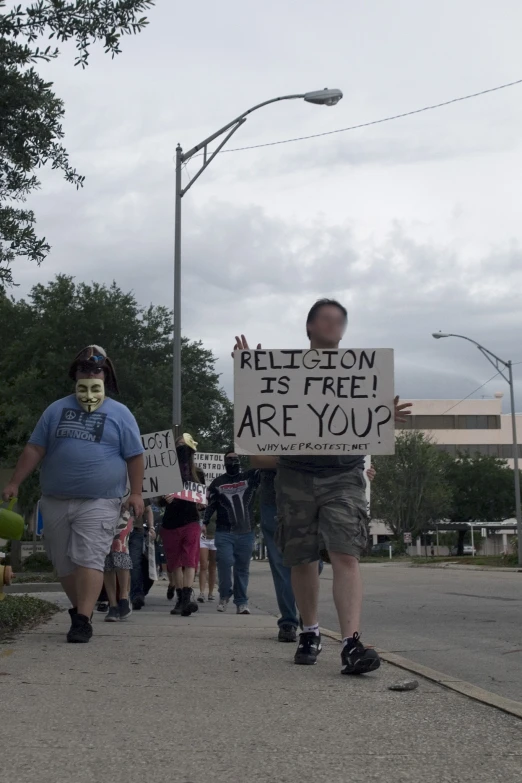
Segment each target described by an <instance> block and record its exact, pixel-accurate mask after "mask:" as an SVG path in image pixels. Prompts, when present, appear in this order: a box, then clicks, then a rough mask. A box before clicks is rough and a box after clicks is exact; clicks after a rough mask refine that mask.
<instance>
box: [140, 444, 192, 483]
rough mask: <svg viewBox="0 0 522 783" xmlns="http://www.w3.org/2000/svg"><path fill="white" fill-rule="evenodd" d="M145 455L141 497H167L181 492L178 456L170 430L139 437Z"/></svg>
mask: <svg viewBox="0 0 522 783" xmlns="http://www.w3.org/2000/svg"><path fill="white" fill-rule="evenodd" d="M141 442H142V444H143V448H144V449H145V453H144V455H143V457H144V459H145V476H144V479H143V497H144V498H152V497H155V496H156V495H168V494H169V493H170V492H181V491H182V490H183V481H182V479H181V474H180V472H179V464H178V456H177V454H176V446H175V444H174V435H173V433H172V430H162V431H161V432H149V433H148V435H142V436H141Z"/></svg>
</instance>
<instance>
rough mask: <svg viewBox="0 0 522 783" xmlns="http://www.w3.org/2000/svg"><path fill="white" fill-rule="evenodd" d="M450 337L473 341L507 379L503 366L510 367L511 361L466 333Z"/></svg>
mask: <svg viewBox="0 0 522 783" xmlns="http://www.w3.org/2000/svg"><path fill="white" fill-rule="evenodd" d="M448 337H458V338H459V339H461V340H467V341H468V343H473V345H476V346H477V348H478V349H479V351H480V352H481V353H482V354H483V355H484V356H485V357H486V359H487V360H488V362H489V363H490V364H492V365H493V367H494V368H495V370H497V372H499V373H500V375H502V377H503V378H504V379H505V380H507V378H506V376H505V375H504V372H503V369H502V368H508V367H509V365H510V364H511V362H509V361H505V360H504V359H501V358H500V356H497V355H496V354H495V353H493V351H490V350H488V349H487V348H485V347H484V346H483V345H481V344H480V343H478V342H477V341H476V340H472V339H471V337H466V336H465V335H464V334H448ZM500 365H502V367H500Z"/></svg>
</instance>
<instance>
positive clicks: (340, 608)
mask: <svg viewBox="0 0 522 783" xmlns="http://www.w3.org/2000/svg"><path fill="white" fill-rule="evenodd" d="M330 560H331V561H332V571H333V599H334V603H335V608H336V610H337V616H338V618H339V625H340V626H341V635H342V637H343V639H349V638H350V637H352V636H353V635H354V634H355V633H359V630H360V627H361V610H362V598H363V586H362V578H361V569H360V566H359V561H358V560H357V558H355V557H352V555H345V554H342V553H341V552H330Z"/></svg>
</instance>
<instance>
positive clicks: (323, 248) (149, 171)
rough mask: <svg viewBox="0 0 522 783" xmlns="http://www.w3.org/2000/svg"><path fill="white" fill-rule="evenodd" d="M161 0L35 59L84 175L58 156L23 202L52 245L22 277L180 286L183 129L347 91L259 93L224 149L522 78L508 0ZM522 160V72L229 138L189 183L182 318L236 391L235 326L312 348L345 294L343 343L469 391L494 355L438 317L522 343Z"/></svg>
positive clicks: (167, 300) (435, 392)
mask: <svg viewBox="0 0 522 783" xmlns="http://www.w3.org/2000/svg"><path fill="white" fill-rule="evenodd" d="M148 16H149V20H150V25H149V27H148V29H147V30H146V31H145V32H144V33H142V34H141V35H139V36H136V37H133V38H127V39H125V40H124V41H123V45H122V48H123V53H122V54H121V55H120V56H119V57H118V58H116V59H115V60H114V61H111V60H110V58H108V57H106V56H104V55H103V53H102V51H101V50H98V51H96V52H95V51H94V50H93V53H92V56H91V64H90V66H89V68H88V69H87V70H85V71H83V72H82V71H80V70H79V69H78V68H74V67H73V62H74V49H73V47H68V46H62V47H61V48H62V51H63V56H62V57H61V58H60V59H59V60H58V61H56V62H54V63H51V64H49V65H46V66H43V67H41V71H42V72H43V73H44V74H45V76H46V78H49V80H52V81H54V83H55V89H56V92H57V93H58V94H59V95H60V96H61V97H62V98H63V99H64V101H65V103H66V109H67V111H66V118H65V123H64V128H65V132H66V139H65V142H66V145H67V147H68V149H69V152H70V156H71V161H72V162H73V164H74V165H75V166H76V167H77V168H78V169H79V171H81V173H83V174H84V175H85V176H86V182H85V187H84V189H83V190H82V191H80V192H76V191H75V190H74V189H73V188H72V187H71V186H70V185H67V184H66V183H65V182H64V181H63V180H62V179H61V178H60V176H59V175H58V174H56V173H55V172H45V173H44V175H43V177H42V181H43V188H42V190H41V191H40V193H39V194H38V195H37V196H36V197H34V198H33V199H32V200H31V206H32V207H33V208H34V209H35V211H36V213H37V218H38V223H39V231H40V232H41V233H43V234H45V235H46V236H47V238H48V240H49V241H50V243H51V245H52V252H51V255H50V256H49V257H48V258H47V260H46V261H45V262H44V264H42V266H41V267H40V268H39V269H38V268H35V266H34V265H31V264H29V263H23V262H21V263H17V265H16V268H15V270H14V271H15V276H16V279H17V281H18V282H19V283H20V284H21V286H20V288H19V289H17V292H16V295H17V296H18V295H24V294H26V293H27V291H28V290H29V289H30V287H31V285H33V284H35V283H36V282H44V283H45V282H46V281H48V280H50V279H51V278H52V277H53V276H54V275H55V274H56V273H58V272H65V273H68V274H71V275H74V276H75V277H76V279H77V280H86V281H91V280H93V279H95V280H99V281H105V282H110V281H111V280H113V279H114V280H116V282H117V283H118V284H119V285H120V286H122V287H123V288H124V289H125V290H129V289H132V290H134V292H135V294H136V296H137V298H138V300H139V301H140V302H141V303H142V304H143V305H146V304H148V303H150V302H153V303H154V304H164V305H171V301H172V295H171V291H172V279H173V268H172V256H173V210H174V164H173V156H174V152H175V147H176V143H177V142H178V141H179V142H180V143H181V144H182V146H183V147H184V148H185V149H188V148H189V147H191V146H193V145H195V144H197V143H198V142H199V141H201V140H202V139H203V138H205V137H206V136H207V135H209V134H210V133H212V132H213V131H215V130H217V129H218V128H219V127H221V126H222V125H224V124H225V123H226V122H228V121H229V120H230V119H232V118H233V117H234V116H237V115H238V114H240V113H241V112H243V111H244V110H246V109H247V108H249V107H250V106H252V105H254V104H256V103H259V102H261V101H263V100H266V99H268V98H272V97H275V96H278V95H285V94H292V93H296V92H297V93H301V92H303V91H307V90H313V89H319V88H323V87H326V86H328V87H339V88H341V89H342V90H343V92H344V99H343V100H342V101H341V102H340V103H339V104H338V105H337V106H336V107H334V108H325V107H318V106H313V105H310V104H306V103H304V102H302V101H288V102H286V103H281V104H276V105H274V106H269V107H267V108H264V109H262V110H261V111H259V112H256V113H255V114H253V115H252V116H251V117H250V118H249V120H248V122H247V123H246V124H245V125H244V126H243V127H242V128H241V129H240V130H239V131H238V133H237V134H236V136H235V137H234V138H233V139H232V141H231V142H230V143H229V148H233V147H238V146H245V145H255V144H263V143H265V142H272V141H277V140H280V139H289V138H293V137H296V136H303V135H309V134H314V133H321V132H323V131H329V130H334V129H337V128H345V127H348V126H351V125H356V124H358V123H363V122H367V121H371V120H375V119H379V118H381V117H386V116H388V115H392V114H397V113H400V112H405V111H409V110H412V109H416V108H420V107H422V106H425V105H428V104H433V103H438V102H441V101H445V100H448V99H451V98H454V97H457V96H459V95H465V94H468V93H472V92H476V91H479V90H482V89H487V88H490V87H494V86H496V85H499V84H502V83H505V82H510V81H513V80H516V79H518V78H522V63H521V57H520V35H519V31H520V28H521V25H522V7H521V6H520V3H519V2H517V1H516V0H499V2H497V3H491V2H489V0H423V2H422V3H419V2H418V0H401V1H400V2H399V1H396V2H390V1H389V0H374V2H372V3H367V2H364V1H363V0H322V2H321V3H319V2H317V0H315V1H314V0H299V2H297V0H265V2H264V3H262V4H259V3H254V2H250V1H247V2H245V0H241V1H240V0H223V2H221V3H215V2H212V1H211V0H201V1H200V2H199V3H197V4H189V3H177V2H174V0H158V1H157V5H156V7H155V8H154V9H153V10H152V11H151V12H150V13H149V14H148ZM197 168H198V159H196V160H193V161H192V162H191V163H190V164H189V165H188V172H186V173H185V181H187V177H188V176H193V175H194V174H195V172H196V171H197ZM521 168H522V85H520V86H516V87H512V88H510V89H506V90H502V91H500V92H496V93H493V94H491V95H488V96H485V97H482V98H477V99H474V100H470V101H464V102H462V103H457V104H454V105H452V106H449V107H446V108H442V109H439V110H437V111H430V112H426V113H423V114H419V115H417V116H414V117H407V118H405V119H400V120H396V121H394V122H389V123H384V124H381V125H376V126H374V127H371V128H364V129H360V130H355V131H350V132H346V133H339V134H335V135H331V136H325V137H323V138H316V139H311V140H308V141H300V142H296V143H292V144H286V145H281V146H274V147H266V148H261V149H257V150H251V151H243V152H230V153H228V154H223V155H220V156H218V158H217V159H216V160H215V161H214V162H213V163H212V165H211V167H209V169H208V171H206V172H205V174H204V175H203V176H202V177H201V179H200V180H199V181H198V182H197V183H196V184H195V185H194V187H193V189H192V190H191V191H190V192H189V193H188V194H187V196H186V197H185V198H184V200H183V330H184V333H185V334H186V335H187V336H188V337H190V338H191V339H201V340H202V341H203V342H204V343H205V345H206V346H208V347H210V348H212V350H213V351H214V352H215V354H216V356H217V357H219V359H218V367H219V371H220V372H221V373H222V380H223V384H224V386H225V388H226V389H227V390H228V391H231V375H232V372H231V361H230V359H229V354H230V348H231V346H232V344H233V338H234V335H235V334H236V333H238V332H243V333H245V334H246V335H247V336H248V337H249V338H250V339H251V341H252V342H257V341H260V342H262V343H263V346H264V347H267V348H290V347H304V346H305V344H306V338H305V331H304V320H305V316H306V312H307V310H308V309H309V307H310V305H311V304H312V303H313V302H314V300H315V299H317V298H318V297H323V296H335V297H337V298H339V299H340V300H341V301H342V302H344V303H345V304H346V306H347V307H348V309H349V313H350V323H349V330H348V332H347V335H346V338H345V344H346V345H351V346H353V347H370V346H371V347H392V348H394V349H395V351H396V369H397V381H396V386H397V390H398V391H399V392H400V393H401V395H402V396H404V397H446V398H461V397H464V396H465V395H468V394H469V393H470V392H471V391H472V390H473V389H475V388H476V387H477V386H479V385H480V384H481V383H483V382H484V381H486V380H487V379H488V378H489V377H490V376H491V375H493V372H494V371H493V369H492V368H491V367H490V366H489V365H488V364H487V362H486V361H485V359H484V358H483V357H482V356H481V355H480V354H479V353H478V351H476V350H475V349H474V348H473V347H472V346H470V345H468V344H466V343H464V342H463V341H457V340H453V341H450V340H447V341H440V342H435V341H434V340H433V339H432V338H431V336H430V335H431V332H433V331H437V330H439V329H441V330H443V331H451V332H460V333H464V334H467V335H469V336H471V337H473V338H475V339H477V340H479V341H482V342H484V343H485V344H486V345H487V346H489V347H490V348H491V349H492V350H494V351H496V352H497V353H499V354H500V355H501V356H505V357H506V358H512V359H513V360H514V361H521V362H522V340H521V331H522V311H521V307H520V292H521V290H522V249H521V234H522V223H521V220H520V214H521V208H522V194H521V178H520V172H521ZM517 369H518V373H517V374H518V377H519V378H522V364H521V365H519V367H518V368H517ZM503 386H504V384H503V382H502V381H501V379H496V380H495V381H493V382H492V383H490V384H488V385H487V386H485V387H484V388H483V389H481V390H480V391H479V392H477V394H476V395H475V396H482V395H484V394H487V395H492V394H493V393H494V392H495V391H497V390H499V389H500V390H502V389H503ZM505 391H507V389H506V390H505ZM518 400H519V407H522V383H520V384H519V394H518Z"/></svg>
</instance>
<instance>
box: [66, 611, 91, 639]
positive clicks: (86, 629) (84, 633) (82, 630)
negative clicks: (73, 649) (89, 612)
mask: <svg viewBox="0 0 522 783" xmlns="http://www.w3.org/2000/svg"><path fill="white" fill-rule="evenodd" d="M71 620H72V625H71V627H70V629H69V633H68V634H67V641H68V642H71V644H86V643H87V642H88V641H89V639H90V638H91V636H92V625H91V621H90V620H89V618H88V617H86V616H85V615H84V614H78V613H76V614H72V615H71Z"/></svg>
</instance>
